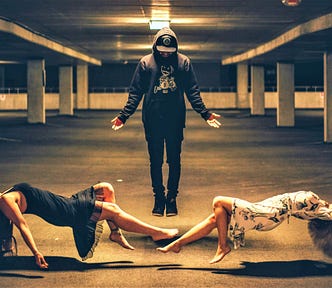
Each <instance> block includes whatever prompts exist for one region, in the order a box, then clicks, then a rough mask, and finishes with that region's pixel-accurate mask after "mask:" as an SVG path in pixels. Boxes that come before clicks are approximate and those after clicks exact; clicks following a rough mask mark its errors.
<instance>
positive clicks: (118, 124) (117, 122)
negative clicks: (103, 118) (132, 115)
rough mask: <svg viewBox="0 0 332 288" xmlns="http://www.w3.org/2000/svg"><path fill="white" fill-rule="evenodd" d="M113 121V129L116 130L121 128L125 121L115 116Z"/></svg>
mask: <svg viewBox="0 0 332 288" xmlns="http://www.w3.org/2000/svg"><path fill="white" fill-rule="evenodd" d="M111 122H112V123H113V125H112V129H113V130H114V131H116V130H119V129H120V128H122V126H123V122H122V121H121V120H120V119H119V118H118V117H115V118H114V119H113V120H112V121H111Z"/></svg>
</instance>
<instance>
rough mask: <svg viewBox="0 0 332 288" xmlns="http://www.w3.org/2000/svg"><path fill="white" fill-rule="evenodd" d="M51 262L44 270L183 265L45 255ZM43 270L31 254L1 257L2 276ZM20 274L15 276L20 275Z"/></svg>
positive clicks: (0, 269) (48, 261)
mask: <svg viewBox="0 0 332 288" xmlns="http://www.w3.org/2000/svg"><path fill="white" fill-rule="evenodd" d="M45 259H46V261H47V263H48V264H49V269H47V270H43V271H45V272H47V271H53V272H59V271H86V270H96V269H130V268H133V269H137V268H162V267H173V266H181V265H179V264H162V265H159V264H150V265H134V264H133V263H134V262H132V261H114V262H100V263H86V262H81V261H80V260H77V259H75V258H70V257H58V256H50V257H45ZM13 270H24V271H38V270H39V271H41V270H40V269H39V268H38V267H37V266H36V264H35V262H34V258H33V257H29V256H16V257H3V258H1V259H0V277H3V276H6V277H9V276H10V274H11V273H2V272H1V271H13ZM17 275H18V274H14V273H13V276H15V277H18V276H17Z"/></svg>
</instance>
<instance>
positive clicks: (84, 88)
mask: <svg viewBox="0 0 332 288" xmlns="http://www.w3.org/2000/svg"><path fill="white" fill-rule="evenodd" d="M76 77H77V104H76V108H77V109H88V108H89V90H88V83H89V82H88V80H89V79H88V65H86V64H83V65H77V76H76Z"/></svg>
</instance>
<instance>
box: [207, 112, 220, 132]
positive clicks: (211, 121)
mask: <svg viewBox="0 0 332 288" xmlns="http://www.w3.org/2000/svg"><path fill="white" fill-rule="evenodd" d="M219 118H220V115H219V114H216V113H212V114H211V116H210V117H209V119H208V120H206V122H207V123H208V124H209V125H210V126H211V127H214V128H219V127H220V126H221V123H220V122H219V121H218V120H217V119H219Z"/></svg>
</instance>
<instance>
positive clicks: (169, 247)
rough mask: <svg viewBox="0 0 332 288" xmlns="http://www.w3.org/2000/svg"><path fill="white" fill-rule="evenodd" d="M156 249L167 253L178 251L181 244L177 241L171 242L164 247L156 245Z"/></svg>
mask: <svg viewBox="0 0 332 288" xmlns="http://www.w3.org/2000/svg"><path fill="white" fill-rule="evenodd" d="M157 250H158V251H160V252H163V253H167V252H169V251H172V252H174V253H179V252H180V251H181V246H180V245H179V244H178V243H177V242H173V243H171V244H168V245H167V246H165V247H158V248H157Z"/></svg>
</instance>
